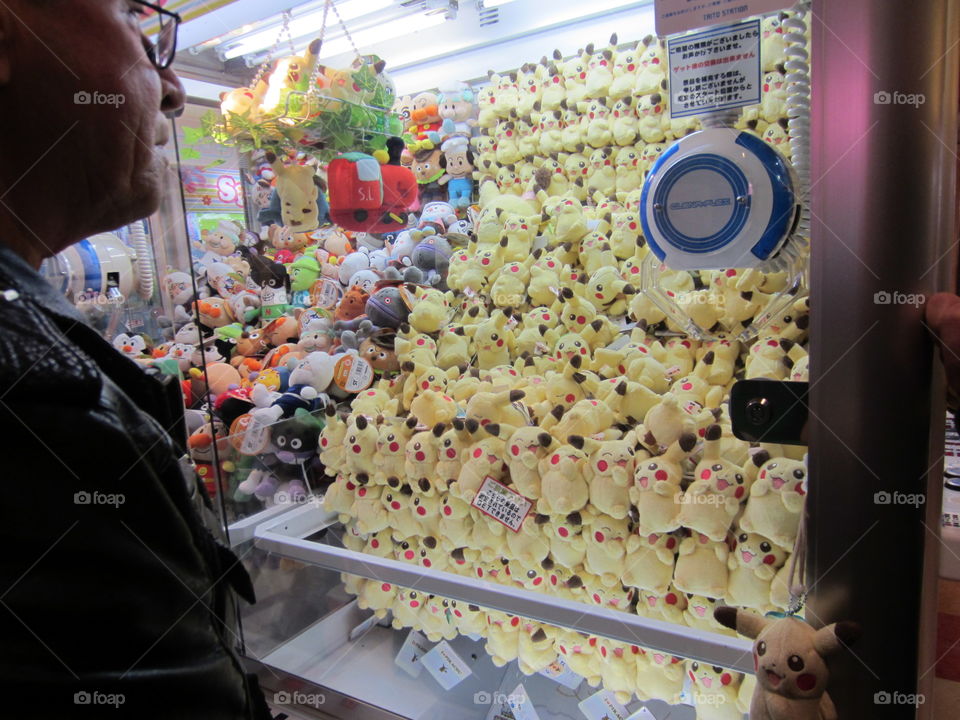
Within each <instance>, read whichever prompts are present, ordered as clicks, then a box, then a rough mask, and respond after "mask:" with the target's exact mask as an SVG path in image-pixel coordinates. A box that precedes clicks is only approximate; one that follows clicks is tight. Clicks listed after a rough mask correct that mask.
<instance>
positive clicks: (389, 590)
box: [357, 580, 397, 620]
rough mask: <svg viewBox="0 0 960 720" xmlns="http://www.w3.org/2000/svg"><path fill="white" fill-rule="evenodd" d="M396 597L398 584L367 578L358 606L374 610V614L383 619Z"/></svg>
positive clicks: (362, 587)
mask: <svg viewBox="0 0 960 720" xmlns="http://www.w3.org/2000/svg"><path fill="white" fill-rule="evenodd" d="M396 598H397V586H396V585H392V584H390V583H387V582H383V581H382V580H365V581H364V582H363V584H362V586H361V588H360V594H359V596H358V597H357V607H359V608H360V609H361V610H373V614H374V615H376V616H377V617H378V618H379V619H380V620H383V619H384V618H385V617H386V616H387V610H389V609H391V608H392V607H393V603H394V601H395V600H396Z"/></svg>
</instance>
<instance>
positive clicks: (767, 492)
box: [740, 457, 807, 551]
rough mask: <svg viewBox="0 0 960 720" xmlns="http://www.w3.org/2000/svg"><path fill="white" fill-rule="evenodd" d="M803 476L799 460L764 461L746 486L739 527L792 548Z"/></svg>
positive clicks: (798, 523) (802, 495) (800, 510)
mask: <svg viewBox="0 0 960 720" xmlns="http://www.w3.org/2000/svg"><path fill="white" fill-rule="evenodd" d="M806 479H807V470H806V467H805V466H804V464H803V462H801V461H798V460H791V459H789V458H784V457H776V458H771V459H770V460H768V461H767V462H766V463H764V464H763V465H762V466H761V467H760V472H759V474H758V475H757V480H756V482H754V484H753V486H752V487H751V488H750V495H749V497H748V498H747V507H746V510H744V513H743V517H742V518H741V519H740V526H741V527H742V528H743V529H744V530H746V531H747V532H753V533H759V534H761V535H765V536H767V537H768V538H770V539H771V540H772V541H773V542H775V543H776V544H777V545H779V546H780V547H781V548H783V549H784V550H788V551H789V550H792V549H793V545H794V542H795V541H796V539H797V529H798V527H799V525H800V515H801V512H802V511H803V501H804V497H805V495H806V492H807V491H806Z"/></svg>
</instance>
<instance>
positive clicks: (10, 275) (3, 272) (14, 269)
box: [0, 242, 85, 322]
mask: <svg viewBox="0 0 960 720" xmlns="http://www.w3.org/2000/svg"><path fill="white" fill-rule="evenodd" d="M6 290H15V291H16V292H17V293H19V294H20V295H22V296H24V297H27V298H29V299H31V300H32V301H33V302H35V303H37V304H38V305H40V306H42V307H43V309H44V310H46V311H48V312H50V313H53V314H55V315H59V316H61V317H62V318H66V319H69V320H70V321H74V322H85V321H84V318H83V315H81V314H80V312H79V311H78V310H77V309H76V308H75V307H74V306H73V305H71V304H70V303H69V302H68V301H67V299H66V298H65V297H64V296H63V295H62V294H61V293H60V292H59V291H57V289H56V288H54V287H53V285H51V284H50V282H49V281H48V280H47V279H46V278H45V277H44V276H43V275H41V274H40V273H39V272H37V271H36V270H35V269H34V268H32V267H31V266H30V264H29V263H28V262H27V261H26V260H24V259H23V258H22V257H20V256H19V255H18V254H17V253H16V252H14V250H13V249H11V248H10V247H8V246H7V245H5V244H3V242H0V292H3V291H6Z"/></svg>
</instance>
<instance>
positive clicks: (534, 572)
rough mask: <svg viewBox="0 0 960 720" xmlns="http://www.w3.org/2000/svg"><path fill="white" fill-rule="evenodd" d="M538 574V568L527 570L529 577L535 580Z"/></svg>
mask: <svg viewBox="0 0 960 720" xmlns="http://www.w3.org/2000/svg"><path fill="white" fill-rule="evenodd" d="M536 576H537V571H536V570H528V571H527V577H528V578H530V579H531V580H533V578H535V577H536Z"/></svg>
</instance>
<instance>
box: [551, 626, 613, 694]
mask: <svg viewBox="0 0 960 720" xmlns="http://www.w3.org/2000/svg"><path fill="white" fill-rule="evenodd" d="M591 640H593V641H594V642H593V644H591V643H590V641H591ZM555 644H556V648H557V650H559V651H560V655H561V656H562V657H563V659H564V661H565V662H566V663H567V665H568V666H569V667H570V669H571V670H573V671H574V672H575V673H577V675H580V676H581V677H582V678H583V679H584V680H586V681H587V684H588V685H590V687H597V686H599V685H600V682H601V681H602V677H601V675H600V666H599V658H598V654H599V653H598V651H597V647H596V638H595V637H591V636H590V635H587V634H586V633H580V632H577V631H575V630H567V629H560V631H559V632H558V633H557V639H556V643H555Z"/></svg>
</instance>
